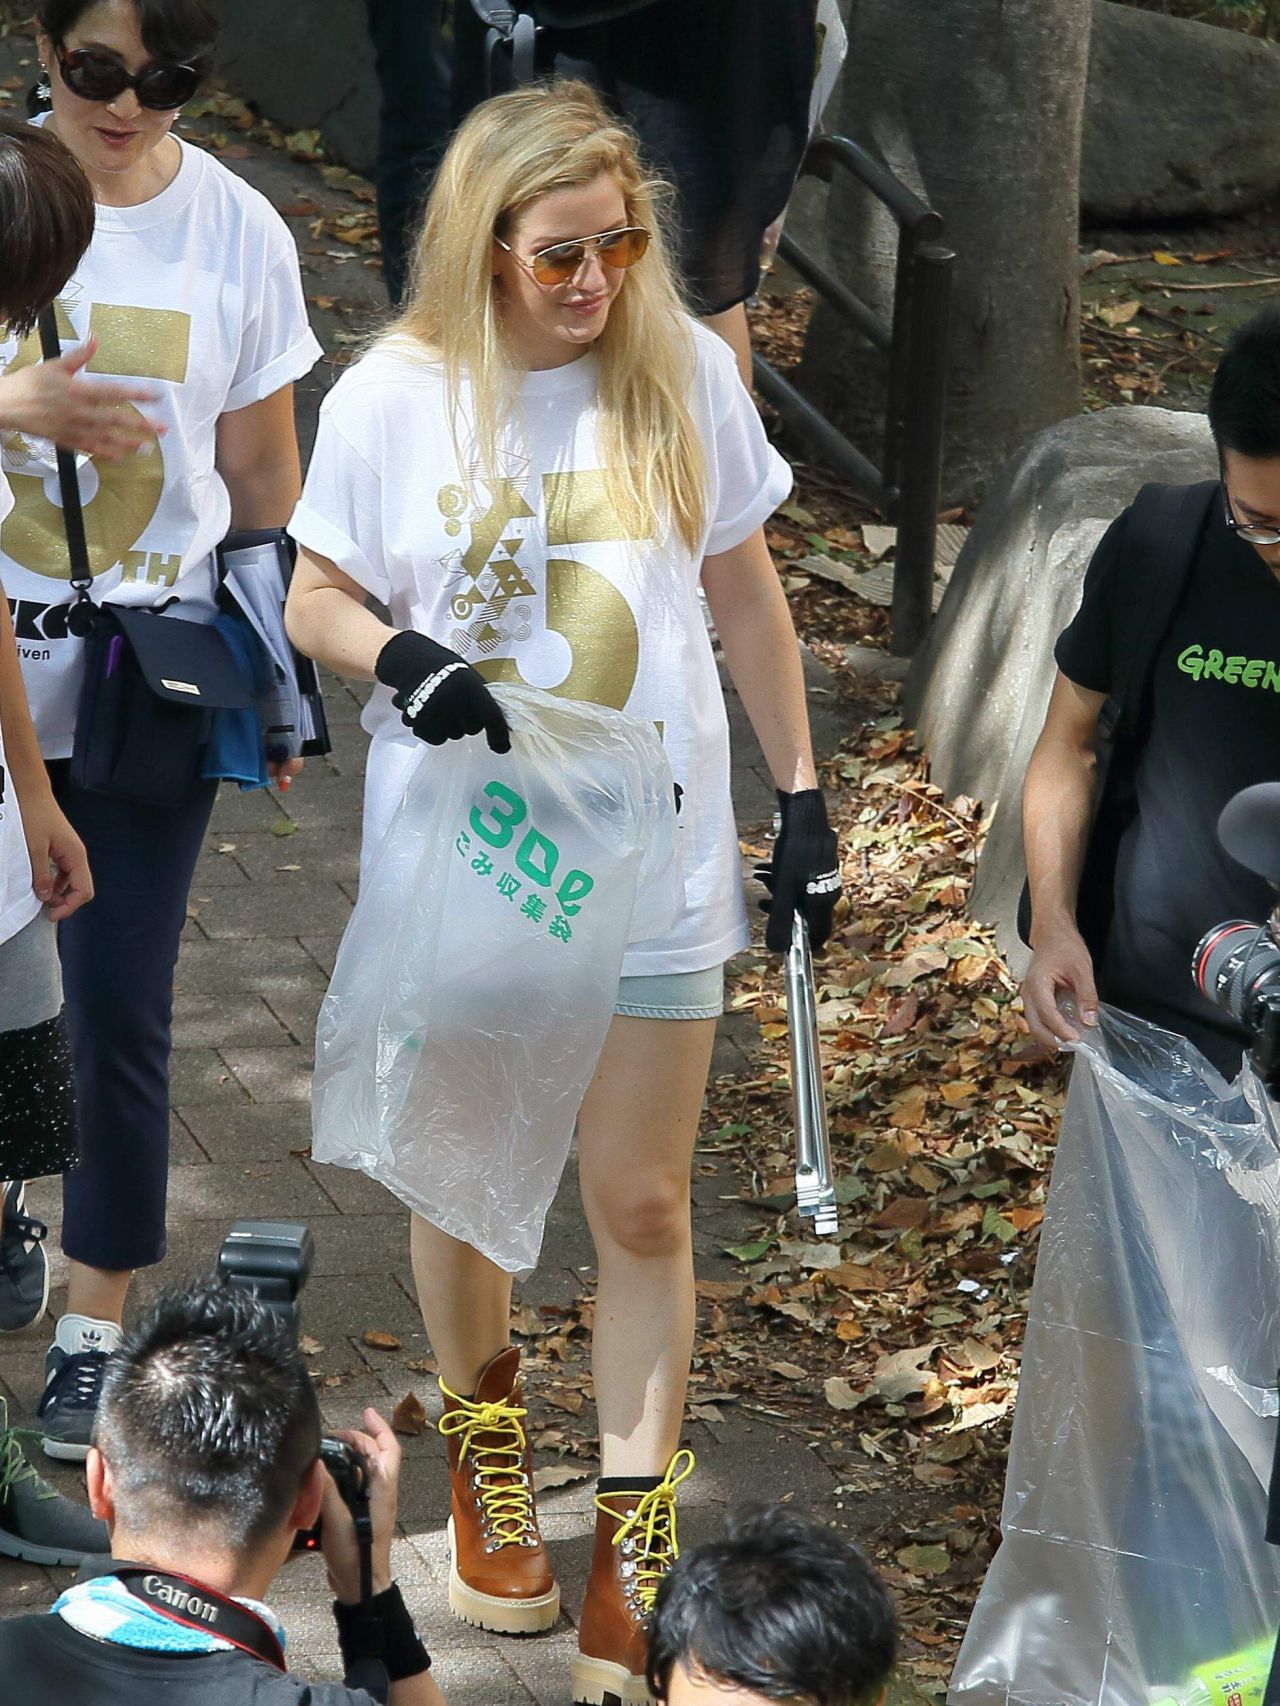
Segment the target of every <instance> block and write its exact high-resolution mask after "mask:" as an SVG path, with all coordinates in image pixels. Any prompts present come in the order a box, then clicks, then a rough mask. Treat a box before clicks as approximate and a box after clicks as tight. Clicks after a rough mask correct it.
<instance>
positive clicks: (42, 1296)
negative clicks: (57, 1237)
mask: <svg viewBox="0 0 1280 1706" xmlns="http://www.w3.org/2000/svg"><path fill="white" fill-rule="evenodd" d="M25 1191H26V1186H25V1185H24V1184H23V1182H22V1180H21V1179H14V1180H13V1181H12V1183H10V1184H9V1185H8V1186H6V1188H5V1193H4V1202H3V1205H2V1207H0V1333H16V1332H18V1331H19V1329H20V1328H22V1327H29V1326H31V1324H32V1322H33V1321H38V1320H39V1319H40V1317H41V1316H42V1315H43V1314H44V1312H45V1307H46V1305H47V1304H48V1302H49V1259H48V1257H47V1256H46V1255H45V1253H44V1240H45V1239H46V1238H47V1237H48V1235H49V1228H48V1227H47V1226H46V1225H45V1223H44V1222H43V1221H42V1220H37V1219H35V1217H34V1216H33V1215H29V1214H28V1213H27V1210H26V1200H25Z"/></svg>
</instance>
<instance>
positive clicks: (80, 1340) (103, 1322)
mask: <svg viewBox="0 0 1280 1706" xmlns="http://www.w3.org/2000/svg"><path fill="white" fill-rule="evenodd" d="M36 23H37V30H38V34H37V47H38V52H39V57H40V63H41V66H42V68H43V74H44V80H43V85H42V90H41V91H38V92H39V93H42V94H43V95H44V98H45V102H46V103H47V105H48V107H49V110H48V111H47V112H45V113H43V114H41V115H40V116H39V117H38V118H37V119H36V123H38V124H43V125H44V127H45V128H46V129H47V130H48V131H50V132H51V133H52V134H53V135H55V136H56V137H57V138H58V139H59V140H60V141H61V142H62V143H64V144H65V145H66V147H67V148H68V149H69V150H70V152H71V153H72V154H73V155H74V156H75V158H76V160H77V161H78V162H79V164H80V165H81V167H82V168H83V170H84V172H85V175H86V176H87V177H88V179H89V182H90V184H91V186H92V188H93V192H94V199H95V202H96V224H95V231H94V237H93V241H92V243H91V245H90V247H89V250H88V252H87V254H86V255H85V257H84V260H83V261H82V262H81V264H80V266H79V267H78V268H77V269H76V272H75V274H74V276H73V278H72V280H71V282H70V284H69V285H68V286H67V288H66V289H65V290H63V291H62V292H61V293H60V295H59V298H58V303H57V324H58V331H59V338H60V342H61V345H62V348H63V349H64V351H66V352H67V353H68V354H70V355H74V352H75V351H76V350H77V348H78V349H80V350H84V349H85V348H89V347H91V348H92V350H93V354H92V359H91V360H90V361H89V363H88V366H87V368H86V370H85V371H84V372H83V373H82V374H80V375H77V376H76V377H75V384H76V386H77V387H78V388H79V387H82V388H83V390H84V392H85V393H86V394H89V395H92V394H93V388H94V387H96V386H99V385H103V384H107V383H122V382H123V383H133V384H136V385H139V386H142V387H144V388H145V391H146V392H147V393H148V394H149V396H150V399H151V400H150V401H146V402H142V403H141V404H140V408H139V410H137V411H135V410H134V409H133V406H132V405H124V412H123V422H124V431H125V437H124V438H123V439H122V440H121V445H120V447H121V448H127V447H128V442H129V437H130V435H131V436H132V437H133V438H134V439H136V438H137V436H138V434H139V431H140V429H143V430H145V442H144V443H143V444H142V450H143V451H144V452H150V454H128V455H124V456H121V457H117V458H115V459H113V458H112V456H111V454H110V452H108V454H105V455H102V454H100V455H96V456H94V457H93V458H92V460H91V461H82V463H81V466H80V471H79V474H80V489H81V494H82V498H83V503H84V521H85V529H86V534H87V542H88V550H89V559H90V565H91V568H92V570H93V574H94V586H93V593H92V596H93V599H94V601H95V602H96V603H99V604H101V603H103V602H104V601H105V602H112V603H116V604H121V605H131V606H134V607H138V606H157V605H164V606H165V607H166V608H167V609H169V610H170V611H171V614H173V615H174V616H182V617H185V618H187V619H189V620H196V621H201V620H206V621H207V620H210V619H211V618H212V616H213V614H214V602H213V600H214V558H213V553H214V548H215V546H216V545H217V544H218V542H219V540H220V539H221V538H222V537H223V536H224V535H225V534H226V532H227V531H228V528H229V527H231V526H232V525H234V526H236V527H250V528H258V527H263V528H265V527H280V526H283V524H284V523H285V522H286V521H287V520H288V518H289V513H290V510H291V509H292V507H293V504H294V502H295V501H296V499H297V495H298V491H299V487H300V484H301V480H300V470H299V463H298V450H297V441H296V436H295V431H294V423H293V401H292V386H293V382H294V381H295V380H297V379H299V378H301V377H302V376H303V375H304V374H305V373H307V372H308V371H309V369H310V368H311V366H312V365H313V363H314V361H315V358H316V356H317V355H318V354H319V347H318V345H317V344H316V341H315V339H314V337H313V336H312V334H311V331H310V328H309V326H308V324H307V318H306V309H305V304H304V300H303V295H302V286H301V280H300V275H299V268H298V257H297V252H296V250H295V248H294V244H293V241H292V238H291V237H290V235H289V232H288V229H287V228H286V226H285V224H284V222H283V221H282V220H281V219H280V217H279V216H278V215H277V214H276V213H275V211H274V210H273V209H272V208H271V207H270V205H269V204H268V203H267V202H266V200H265V199H264V198H263V197H262V196H260V195H259V194H258V193H257V192H256V191H255V190H253V189H251V188H249V187H248V186H247V185H246V184H244V183H243V182H241V181H240V180H239V179H238V178H236V177H235V176H233V174H232V173H231V172H229V171H228V170H227V168H226V167H225V166H223V165H221V164H220V163H219V162H218V161H217V160H215V159H214V158H213V157H212V156H211V155H210V154H208V153H206V152H205V151H203V150H201V149H197V148H193V147H191V146H189V145H188V144H186V143H184V142H182V141H180V140H179V139H178V137H177V136H175V135H174V134H173V126H174V121H175V119H176V118H177V116H178V109H179V108H180V107H181V105H182V103H183V102H184V101H187V100H189V99H190V98H191V96H192V95H194V93H195V92H196V89H197V88H198V87H199V85H200V82H201V79H202V78H203V77H204V76H205V75H206V73H207V72H208V70H209V68H210V64H211V61H212V56H213V50H214V43H215V37H216V12H215V8H214V5H213V0H40V3H39V4H38V5H37V7H36ZM39 359H40V346H39V342H38V340H37V339H36V338H34V337H32V336H28V337H26V338H25V339H21V340H19V339H18V338H16V337H15V336H13V335H12V334H10V335H9V336H8V338H7V339H6V340H5V341H4V342H0V364H3V365H4V367H5V370H6V374H7V376H11V377H12V378H13V379H15V380H16V379H17V378H20V377H21V376H22V374H23V373H25V372H26V371H27V370H28V369H29V368H31V367H33V366H34V365H35V364H36V363H37V362H38V361H39ZM3 467H4V472H5V474H6V476H7V478H8V481H9V484H10V486H11V487H12V489H13V495H14V508H13V510H12V512H11V513H10V514H9V515H8V516H7V517H6V519H5V520H4V522H3V524H2V525H0V578H2V579H3V581H4V583H5V589H6V591H7V593H8V595H9V597H10V599H11V600H14V601H16V606H15V607H16V610H17V612H18V614H19V617H20V620H19V622H18V648H19V654H20V656H21V660H22V666H23V674H24V678H25V681H26V686H27V693H28V696H29V698H30V701H31V709H32V715H33V718H34V721H35V726H36V732H37V735H38V736H39V740H40V745H41V749H42V751H43V753H44V756H45V759H46V760H47V761H48V764H49V771H50V776H51V778H52V781H53V787H54V792H55V795H56V797H57V799H58V801H59V804H60V805H61V807H62V809H63V810H64V811H65V813H66V815H67V817H68V818H69V819H70V821H71V823H72V824H73V825H74V827H75V829H76V830H77V832H78V833H79V835H80V836H81V837H82V838H83V840H84V843H85V845H86V847H87V848H88V852H89V859H90V862H91V864H92V866H93V868H94V874H95V883H96V899H95V901H94V904H93V906H91V907H86V908H85V909H84V911H83V912H81V913H77V914H76V916H75V917H74V918H68V919H66V920H65V921H64V922H63V924H62V925H61V926H60V939H59V948H60V952H61V956H62V965H63V976H64V981H65V987H66V1002H67V1017H68V1022H69V1026H70V1033H71V1043H72V1052H73V1059H74V1065H75V1077H76V1088H77V1092H78V1098H79V1104H80V1109H81V1149H82V1160H81V1165H80V1167H79V1168H78V1169H77V1170H76V1171H75V1172H74V1173H72V1174H70V1175H68V1177H67V1180H66V1183H65V1186H64V1193H63V1224H62V1246H63V1249H64V1251H65V1253H66V1255H67V1257H68V1258H69V1284H68V1293H67V1306H66V1313H65V1314H64V1315H63V1316H62V1318H61V1320H60V1321H59V1322H58V1325H57V1330H56V1336H55V1339H54V1343H53V1346H52V1347H51V1349H50V1351H49V1353H48V1357H47V1359H46V1376H47V1384H46V1387H45V1391H44V1395H43V1397H42V1399H41V1402H40V1412H39V1414H40V1421H41V1425H42V1429H43V1435H44V1449H45V1451H46V1452H47V1453H49V1454H50V1455H51V1456H54V1457H60V1458H68V1459H80V1458H83V1457H84V1456H85V1454H86V1452H87V1450H88V1445H89V1439H90V1434H91V1431H92V1426H93V1419H94V1414H95V1411H96V1408H97V1402H98V1395H99V1390H100V1385H101V1379H102V1374H103V1371H104V1369H105V1365H106V1360H107V1356H108V1354H109V1353H110V1351H111V1350H112V1349H113V1347H114V1345H115V1344H116V1343H117V1342H118V1339H119V1335H120V1321H121V1315H122V1311H123V1307H124V1301H125V1295H126V1292H127V1289H128V1285H129V1280H130V1277H131V1274H132V1272H133V1270H134V1269H135V1268H138V1267H143V1266H146V1265H148V1264H150V1263H154V1262H158V1261H159V1260H160V1259H161V1257H162V1256H163V1254H164V1249H165V1194H166V1185H167V1169H168V1146H169V1049H170V1023H171V1012H172V1001H173V971H174V964H175V961H176V958H177V952H178V940H179V936H180V934H181V931H182V926H183V922H184V919H185V916H186V905H187V895H188V891H189V888H190V884H191V878H192V874H193V872H194V868H195V862H196V858H197V855H198V853H199V851H200V847H201V844H202V840H203V837H204V833H205V829H206V827H207V825H208V821H209V814H210V811H211V809H212V805H213V798H214V794H215V791H216V786H217V784H216V783H215V782H212V781H203V780H200V779H199V778H196V777H193V778H192V781H191V784H190V786H189V788H188V789H187V790H186V792H185V794H183V795H182V797H179V798H175V799H174V800H173V801H172V803H171V804H169V805H166V806H164V807H155V806H141V805H137V804H134V803H130V802H126V801H122V800H118V799H115V798H108V797H104V796H100V795H90V794H88V793H85V792H83V791H81V790H79V789H77V788H76V787H75V786H73V784H72V782H71V779H70V776H69V773H68V772H69V765H68V759H69V756H70V753H71V750H72V743H73V737H74V733H75V719H76V707H77V698H78V692H79V687H80V682H81V678H82V673H83V653H84V648H83V641H82V640H81V639H80V638H78V637H77V636H76V635H75V634H74V633H72V632H69V631H68V624H67V609H68V606H69V603H70V589H69V587H68V580H69V558H68V549H67V541H66V533H65V528H64V525H63V519H62V512H61V509H60V507H59V506H58V504H57V503H56V502H54V501H53V500H52V499H51V497H50V495H49V494H50V492H51V491H54V490H56V475H55V462H54V454H53V446H52V445H51V444H50V443H49V442H48V440H47V438H46V437H45V436H44V435H43V434H42V433H41V432H40V429H39V428H38V427H33V428H31V429H29V430H28V431H26V432H23V433H20V434H7V435H6V437H5V440H4V445H3Z"/></svg>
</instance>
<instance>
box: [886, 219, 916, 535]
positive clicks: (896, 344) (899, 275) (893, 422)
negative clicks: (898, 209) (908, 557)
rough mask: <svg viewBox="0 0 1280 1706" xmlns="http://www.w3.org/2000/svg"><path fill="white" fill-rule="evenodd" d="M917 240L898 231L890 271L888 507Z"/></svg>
mask: <svg viewBox="0 0 1280 1706" xmlns="http://www.w3.org/2000/svg"><path fill="white" fill-rule="evenodd" d="M915 252H916V243H915V240H914V239H913V237H912V236H911V233H910V232H909V231H908V230H906V229H905V228H904V229H902V230H901V231H899V232H898V256H897V262H896V265H895V268H894V275H893V326H892V331H891V335H890V339H889V378H888V382H887V384H886V386H885V397H884V455H883V456H882V457H881V461H880V465H881V468H882V469H883V471H884V486H885V491H886V493H888V494H890V495H889V499H888V502H889V507H890V508H892V507H893V506H894V504H895V503H896V502H897V499H898V496H899V494H900V492H901V491H902V462H903V452H904V449H905V444H906V432H907V421H908V419H909V418H910V416H911V413H912V409H913V405H914V398H913V396H912V392H911V292H912V287H913V284H914V278H913V272H914V265H913V263H914V261H915Z"/></svg>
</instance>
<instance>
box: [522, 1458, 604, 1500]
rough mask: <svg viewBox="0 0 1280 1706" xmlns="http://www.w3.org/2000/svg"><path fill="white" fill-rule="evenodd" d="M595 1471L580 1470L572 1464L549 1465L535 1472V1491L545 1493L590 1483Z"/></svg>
mask: <svg viewBox="0 0 1280 1706" xmlns="http://www.w3.org/2000/svg"><path fill="white" fill-rule="evenodd" d="M594 1473H595V1471H594V1470H591V1469H580V1468H578V1467H577V1466H576V1465H575V1464H570V1463H548V1464H546V1465H545V1466H544V1467H543V1468H541V1469H535V1470H534V1472H533V1490H534V1492H535V1493H545V1492H546V1491H547V1490H548V1488H551V1487H572V1486H575V1485H576V1484H577V1483H578V1482H579V1481H590V1480H591V1478H592V1476H593V1475H594Z"/></svg>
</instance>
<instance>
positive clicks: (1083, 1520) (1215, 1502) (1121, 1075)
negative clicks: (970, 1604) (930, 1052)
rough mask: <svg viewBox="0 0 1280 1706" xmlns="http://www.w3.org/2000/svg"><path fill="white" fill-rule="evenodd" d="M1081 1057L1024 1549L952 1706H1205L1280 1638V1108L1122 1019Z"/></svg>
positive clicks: (1037, 1360)
mask: <svg viewBox="0 0 1280 1706" xmlns="http://www.w3.org/2000/svg"><path fill="white" fill-rule="evenodd" d="M1075 1052H1076V1060H1075V1062H1074V1065H1073V1067H1072V1073H1071V1085H1070V1089H1069V1092H1068V1095H1067V1104H1066V1110H1065V1113H1064V1114H1063V1119H1062V1129H1061V1134H1060V1136H1059V1140H1058V1151H1057V1159H1056V1161H1055V1164H1054V1170H1053V1182H1052V1186H1051V1189H1050V1192H1049V1198H1048V1205H1047V1208H1046V1212H1045V1219H1044V1225H1043V1229H1042V1232H1041V1238H1040V1253H1039V1259H1038V1263H1037V1267H1036V1278H1035V1286H1034V1289H1033V1291H1032V1294H1031V1307H1030V1314H1029V1320H1028V1325H1027V1334H1026V1343H1025V1348H1024V1352H1023V1358H1022V1377H1021V1383H1020V1389H1019V1395H1018V1405H1017V1410H1016V1412H1015V1415H1014V1423H1013V1438H1012V1442H1011V1445H1010V1451H1009V1469H1008V1479H1007V1481H1006V1484H1005V1495H1004V1504H1003V1507H1002V1511H1001V1529H1002V1533H1003V1540H1002V1543H1001V1545H1000V1548H999V1550H998V1552H997V1553H996V1556H995V1558H994V1560H993V1561H992V1564H991V1568H990V1570H989V1571H988V1573H987V1578H986V1580H985V1582H984V1583H983V1586H982V1590H981V1592H980V1594H979V1596H978V1601H977V1605H976V1606H975V1608H974V1613H973V1617H972V1619H971V1620H970V1623H969V1628H968V1632H967V1634H966V1636H965V1640H964V1644H963V1646H962V1648H961V1651H960V1657H959V1660H958V1662H957V1664H956V1668H955V1671H954V1674H953V1676H952V1679H951V1687H950V1691H949V1694H948V1701H949V1706H988V1703H991V1706H994V1703H996V1702H1005V1701H1022V1702H1028V1703H1030V1706H1101V1703H1106V1706H1147V1702H1149V1701H1154V1700H1157V1699H1159V1698H1160V1697H1161V1696H1166V1697H1167V1696H1174V1697H1175V1698H1176V1699H1179V1700H1191V1699H1193V1698H1199V1696H1198V1694H1196V1691H1195V1688H1194V1679H1193V1675H1192V1673H1193V1672H1195V1671H1196V1669H1197V1667H1199V1666H1202V1665H1204V1664H1205V1663H1206V1662H1207V1661H1212V1660H1217V1659H1221V1658H1223V1657H1225V1656H1226V1655H1230V1654H1239V1653H1241V1651H1242V1649H1245V1648H1249V1647H1251V1646H1253V1645H1254V1644H1255V1643H1258V1642H1260V1641H1263V1640H1265V1639H1266V1638H1267V1637H1269V1636H1270V1637H1274V1634H1275V1631H1276V1628H1277V1625H1278V1624H1280V1549H1278V1548H1276V1547H1273V1546H1269V1545H1267V1544H1266V1543H1265V1540H1264V1533H1265V1529H1266V1520H1267V1493H1266V1488H1267V1483H1268V1479H1269V1476H1270V1470H1271V1458H1272V1451H1273V1448H1274V1445H1275V1438H1276V1415H1277V1408H1278V1406H1277V1399H1276V1370H1277V1367H1278V1366H1280V1135H1278V1132H1277V1120H1276V1109H1275V1108H1274V1106H1273V1105H1272V1104H1271V1103H1270V1102H1269V1100H1268V1098H1267V1096H1266V1093H1265V1091H1264V1089H1263V1087H1262V1084H1261V1082H1260V1081H1259V1079H1258V1078H1257V1076H1256V1074H1255V1073H1254V1072H1253V1070H1252V1068H1251V1067H1250V1066H1249V1065H1248V1064H1247V1062H1246V1065H1245V1067H1244V1069H1243V1071H1242V1072H1241V1075H1240V1077H1239V1078H1238V1079H1237V1080H1236V1082H1235V1084H1234V1085H1228V1084H1227V1083H1226V1081H1225V1080H1224V1079H1223V1078H1222V1077H1221V1075H1220V1074H1219V1073H1218V1072H1217V1071H1215V1069H1214V1068H1213V1067H1212V1066H1210V1065H1209V1063H1208V1062H1207V1061H1206V1060H1205V1059H1204V1057H1203V1056H1202V1055H1201V1054H1200V1053H1199V1052H1198V1051H1197V1050H1196V1049H1195V1048H1194V1047H1193V1046H1192V1045H1191V1044H1190V1043H1188V1042H1187V1041H1185V1040H1184V1039H1183V1038H1182V1037H1179V1036H1175V1035H1173V1034H1172V1033H1170V1032H1168V1031H1163V1030H1159V1029H1157V1028H1156V1027H1155V1026H1153V1025H1148V1024H1144V1023H1143V1022H1141V1021H1140V1020H1137V1019H1133V1018H1130V1017H1129V1016H1128V1015H1125V1014H1121V1013H1117V1012H1115V1011H1113V1010H1109V1009H1106V1008H1104V1009H1103V1010H1102V1012H1101V1014H1100V1018H1099V1025H1098V1029H1097V1031H1096V1033H1094V1035H1093V1036H1092V1037H1091V1038H1090V1039H1089V1040H1088V1041H1087V1042H1086V1043H1084V1044H1081V1045H1080V1046H1078V1047H1077V1049H1076V1051H1075ZM1263 1679H1264V1680H1265V1670H1264V1672H1263Z"/></svg>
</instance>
